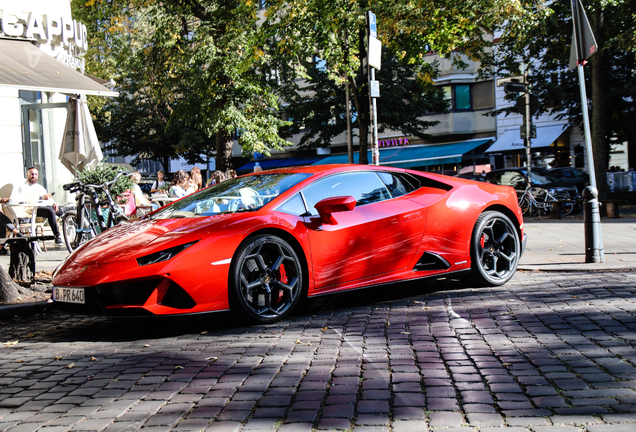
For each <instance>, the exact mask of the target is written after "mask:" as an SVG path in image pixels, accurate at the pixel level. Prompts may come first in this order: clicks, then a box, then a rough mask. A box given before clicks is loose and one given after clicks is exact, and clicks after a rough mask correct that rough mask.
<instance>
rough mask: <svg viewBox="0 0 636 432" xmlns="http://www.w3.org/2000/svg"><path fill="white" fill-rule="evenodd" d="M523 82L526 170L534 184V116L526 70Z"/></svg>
mask: <svg viewBox="0 0 636 432" xmlns="http://www.w3.org/2000/svg"><path fill="white" fill-rule="evenodd" d="M523 82H524V83H525V85H526V94H525V97H526V115H525V116H524V117H525V123H526V124H525V127H526V142H525V144H526V168H528V179H529V181H530V182H532V176H531V170H532V168H531V166H532V163H531V162H532V161H531V157H532V151H531V150H530V148H531V146H532V140H531V139H530V136H531V135H532V114H531V113H530V83H529V82H528V71H527V70H526V71H525V73H524V74H523Z"/></svg>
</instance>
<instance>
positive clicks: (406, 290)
mask: <svg viewBox="0 0 636 432" xmlns="http://www.w3.org/2000/svg"><path fill="white" fill-rule="evenodd" d="M635 292H636V272H631V271H621V272H618V271H617V272H611V271H604V272H583V273H572V272H569V273H558V272H518V273H517V275H516V276H515V278H514V279H513V281H511V282H510V283H509V284H507V285H506V286H504V287H499V288H493V289H473V288H471V287H467V286H465V285H462V284H461V283H459V282H456V281H438V282H434V283H431V282H429V283H426V284H422V283H419V284H412V283H411V284H403V285H398V286H391V287H388V288H387V287H384V288H382V287H381V288H374V289H371V290H366V291H359V292H354V293H347V294H343V295H338V296H331V297H326V298H321V299H318V300H313V301H310V302H308V304H307V305H306V306H305V307H304V308H303V309H302V310H300V311H299V312H298V313H297V314H295V315H294V316H293V317H292V318H291V319H289V320H285V321H283V322H280V323H277V324H273V325H267V326H264V325H260V326H245V325H244V324H243V323H241V322H240V321H239V319H237V318H236V317H234V316H232V315H229V314H220V315H215V316H211V317H210V316H208V317H206V318H205V319H203V318H198V319H196V320H179V321H174V320H171V321H159V322H151V323H148V322H134V323H130V322H119V321H107V320H105V319H103V318H94V317H77V316H70V315H63V314H47V315H44V316H37V317H31V318H26V319H20V320H14V321H9V322H6V323H4V324H3V325H1V326H0V341H1V343H2V344H0V352H1V355H0V431H5V430H8V431H11V432H30V431H36V430H38V431H46V432H58V431H60V432H61V431H67V430H72V431H102V430H105V431H107V432H121V431H136V430H140V429H141V430H143V431H148V432H155V431H157V432H158V431H168V430H175V431H197V430H207V431H221V432H226V431H227V432H232V431H259V430H262V431H275V430H276V431H279V432H290V431H310V430H326V429H339V430H345V429H348V430H351V429H353V430H355V431H357V432H375V431H393V432H407V431H427V430H440V432H442V431H448V432H456V431H462V432H469V431H473V430H476V429H479V430H487V431H492V432H495V431H499V430H501V431H503V430H505V431H511V432H527V431H533V432H583V431H585V432H623V431H625V432H626V431H630V432H632V431H635V430H636V414H635V413H636V391H635V390H636V368H635V365H636V333H635V331H634V330H636V301H635V299H634V294H635Z"/></svg>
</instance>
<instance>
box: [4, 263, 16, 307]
mask: <svg viewBox="0 0 636 432" xmlns="http://www.w3.org/2000/svg"><path fill="white" fill-rule="evenodd" d="M19 295H20V293H19V292H18V285H17V284H16V283H15V282H13V279H11V277H9V275H8V274H7V272H6V271H5V270H4V269H3V268H2V267H0V303H9V302H12V301H13V300H15V299H16V298H17V297H18V296H19Z"/></svg>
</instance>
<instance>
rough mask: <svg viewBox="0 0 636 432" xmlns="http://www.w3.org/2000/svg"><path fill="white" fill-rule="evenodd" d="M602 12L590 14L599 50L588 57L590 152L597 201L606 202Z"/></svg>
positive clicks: (606, 157) (606, 140) (606, 153)
mask: <svg viewBox="0 0 636 432" xmlns="http://www.w3.org/2000/svg"><path fill="white" fill-rule="evenodd" d="M602 15H603V12H602V10H601V8H600V6H599V7H598V8H597V9H596V11H595V12H594V14H592V28H593V30H592V31H593V32H594V36H595V37H596V41H597V43H598V46H599V47H600V49H599V50H598V51H597V52H596V53H594V55H592V56H591V57H590V72H591V76H590V78H591V79H590V80H591V84H592V120H591V123H592V124H591V129H592V137H591V138H592V152H593V153H594V168H595V171H596V186H597V188H598V200H599V201H600V202H606V201H607V166H608V164H609V158H608V146H609V141H608V139H607V137H606V128H605V92H604V90H603V49H602V48H603V39H604V37H603V17H602Z"/></svg>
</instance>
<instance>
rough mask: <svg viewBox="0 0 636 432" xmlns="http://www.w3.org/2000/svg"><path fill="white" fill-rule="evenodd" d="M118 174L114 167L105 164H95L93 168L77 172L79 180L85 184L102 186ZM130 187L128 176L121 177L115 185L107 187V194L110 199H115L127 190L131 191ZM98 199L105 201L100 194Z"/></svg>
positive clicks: (130, 182)
mask: <svg viewBox="0 0 636 432" xmlns="http://www.w3.org/2000/svg"><path fill="white" fill-rule="evenodd" d="M119 172H120V169H118V168H116V167H113V166H109V165H106V164H97V165H96V166H94V167H91V168H86V169H84V170H83V171H81V172H79V173H78V177H79V180H80V181H81V182H82V183H85V184H92V185H103V184H104V183H106V182H109V181H112V180H113V179H114V178H115V177H116V176H117V174H118V173H119ZM132 185H133V182H132V180H131V179H130V177H129V176H128V175H122V176H120V177H119V178H118V179H117V181H116V182H115V183H113V184H111V185H110V186H109V187H108V192H109V193H110V195H111V197H112V198H113V199H115V198H116V197H120V196H122V194H123V193H124V192H126V191H127V190H129V189H131V188H132ZM99 198H100V200H105V199H106V195H105V194H103V193H102V194H101V195H100V197H99Z"/></svg>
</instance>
